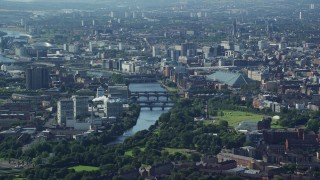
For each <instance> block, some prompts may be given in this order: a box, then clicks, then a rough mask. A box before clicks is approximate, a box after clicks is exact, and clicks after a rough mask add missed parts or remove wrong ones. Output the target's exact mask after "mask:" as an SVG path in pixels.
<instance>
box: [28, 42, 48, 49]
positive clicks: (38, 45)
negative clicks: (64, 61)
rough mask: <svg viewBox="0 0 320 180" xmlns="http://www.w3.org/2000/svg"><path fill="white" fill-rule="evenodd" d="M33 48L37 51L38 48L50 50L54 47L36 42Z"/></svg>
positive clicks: (46, 43)
mask: <svg viewBox="0 0 320 180" xmlns="http://www.w3.org/2000/svg"><path fill="white" fill-rule="evenodd" d="M31 46H32V47H33V48H35V49H38V48H50V47H52V46H53V45H52V44H50V43H48V42H36V43H33V44H31Z"/></svg>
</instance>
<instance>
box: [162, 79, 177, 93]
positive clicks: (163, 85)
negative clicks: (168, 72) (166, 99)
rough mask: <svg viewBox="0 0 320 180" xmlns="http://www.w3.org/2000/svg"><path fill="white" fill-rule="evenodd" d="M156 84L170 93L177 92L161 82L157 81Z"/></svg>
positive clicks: (174, 88) (175, 88)
mask: <svg viewBox="0 0 320 180" xmlns="http://www.w3.org/2000/svg"><path fill="white" fill-rule="evenodd" d="M157 82H158V83H160V84H161V87H163V88H165V89H166V90H167V91H168V92H170V93H177V92H179V90H178V88H177V87H169V86H167V85H165V84H164V83H163V82H162V81H161V80H158V81H157Z"/></svg>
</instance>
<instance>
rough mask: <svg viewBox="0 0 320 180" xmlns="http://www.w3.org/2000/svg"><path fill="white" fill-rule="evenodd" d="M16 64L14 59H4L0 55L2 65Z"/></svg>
mask: <svg viewBox="0 0 320 180" xmlns="http://www.w3.org/2000/svg"><path fill="white" fill-rule="evenodd" d="M12 62H15V60H13V59H9V58H7V57H4V56H2V55H1V54H0V63H12Z"/></svg>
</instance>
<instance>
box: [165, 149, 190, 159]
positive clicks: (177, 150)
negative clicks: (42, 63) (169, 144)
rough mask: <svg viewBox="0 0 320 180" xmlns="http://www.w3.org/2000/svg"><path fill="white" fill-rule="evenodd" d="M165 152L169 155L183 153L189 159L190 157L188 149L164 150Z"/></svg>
mask: <svg viewBox="0 0 320 180" xmlns="http://www.w3.org/2000/svg"><path fill="white" fill-rule="evenodd" d="M163 151H167V152H168V153H169V154H175V153H181V154H183V155H185V156H187V157H189V156H190V154H189V153H187V151H188V149H177V148H164V149H163Z"/></svg>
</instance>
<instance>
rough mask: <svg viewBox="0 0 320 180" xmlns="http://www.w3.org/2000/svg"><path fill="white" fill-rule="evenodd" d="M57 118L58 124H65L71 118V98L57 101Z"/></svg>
mask: <svg viewBox="0 0 320 180" xmlns="http://www.w3.org/2000/svg"><path fill="white" fill-rule="evenodd" d="M57 120H58V124H59V125H66V123H67V121H69V120H73V101H72V100H71V99H61V100H59V101H58V104H57Z"/></svg>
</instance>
